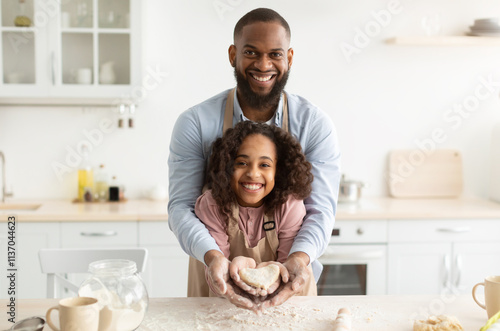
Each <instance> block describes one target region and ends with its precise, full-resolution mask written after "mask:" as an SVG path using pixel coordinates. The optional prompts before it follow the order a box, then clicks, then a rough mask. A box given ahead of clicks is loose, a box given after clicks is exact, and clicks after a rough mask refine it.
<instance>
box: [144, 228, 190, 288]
mask: <svg viewBox="0 0 500 331" xmlns="http://www.w3.org/2000/svg"><path fill="white" fill-rule="evenodd" d="M139 246H140V247H144V248H147V249H148V253H149V258H148V262H147V264H146V271H145V272H144V273H143V275H142V278H143V280H144V282H145V283H146V286H147V288H148V291H149V296H150V297H185V296H186V295H187V279H188V263H189V256H188V255H187V254H186V253H185V252H184V251H183V250H182V249H181V247H180V244H179V242H178V241H177V238H176V237H175V235H174V234H173V232H172V231H171V230H170V229H169V227H168V223H167V222H139Z"/></svg>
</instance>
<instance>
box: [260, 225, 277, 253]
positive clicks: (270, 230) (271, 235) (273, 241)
mask: <svg viewBox="0 0 500 331" xmlns="http://www.w3.org/2000/svg"><path fill="white" fill-rule="evenodd" d="M262 227H263V228H264V231H265V232H266V238H267V241H268V242H269V245H270V246H271V250H272V251H273V252H276V254H275V256H276V257H277V256H278V247H279V244H280V242H279V240H278V233H277V232H276V223H275V222H274V219H271V218H269V216H267V215H264V224H263V225H262Z"/></svg>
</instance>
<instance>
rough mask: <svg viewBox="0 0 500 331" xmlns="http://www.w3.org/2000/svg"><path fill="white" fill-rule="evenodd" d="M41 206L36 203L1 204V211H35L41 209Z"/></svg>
mask: <svg viewBox="0 0 500 331" xmlns="http://www.w3.org/2000/svg"><path fill="white" fill-rule="evenodd" d="M40 206H41V205H40V204H34V203H26V204H24V203H0V211H2V210H6V211H35V210H37V209H38V208H40Z"/></svg>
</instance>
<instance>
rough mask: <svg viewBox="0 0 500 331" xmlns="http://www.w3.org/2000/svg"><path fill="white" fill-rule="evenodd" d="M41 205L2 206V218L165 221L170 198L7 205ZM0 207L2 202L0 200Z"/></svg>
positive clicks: (50, 201)
mask: <svg viewBox="0 0 500 331" xmlns="http://www.w3.org/2000/svg"><path fill="white" fill-rule="evenodd" d="M15 203H19V204H40V207H39V208H38V209H36V210H33V211H26V210H15V211H13V212H10V211H5V210H1V209H0V221H6V220H7V215H16V216H17V220H18V221H21V222H22V221H26V222H36V221H40V222H52V221H67V222H71V221H166V220H167V219H168V217H167V201H152V200H127V201H123V202H102V203H99V202H96V203H81V202H71V201H67V200H29V201H28V200H9V201H7V204H15ZM0 206H1V203H0Z"/></svg>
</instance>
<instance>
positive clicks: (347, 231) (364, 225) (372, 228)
mask: <svg viewBox="0 0 500 331" xmlns="http://www.w3.org/2000/svg"><path fill="white" fill-rule="evenodd" d="M318 260H319V261H320V262H321V263H322V264H323V272H322V273H321V277H320V279H319V280H318V283H317V285H318V295H367V294H369V295H373V294H387V281H386V279H387V277H386V276H387V222H386V221H384V220H337V221H336V222H335V228H334V229H333V231H332V237H331V239H330V244H329V245H328V247H327V249H326V250H325V252H324V253H323V255H322V256H321V257H320V258H319V259H318Z"/></svg>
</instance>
